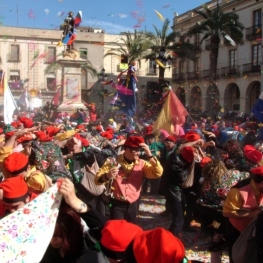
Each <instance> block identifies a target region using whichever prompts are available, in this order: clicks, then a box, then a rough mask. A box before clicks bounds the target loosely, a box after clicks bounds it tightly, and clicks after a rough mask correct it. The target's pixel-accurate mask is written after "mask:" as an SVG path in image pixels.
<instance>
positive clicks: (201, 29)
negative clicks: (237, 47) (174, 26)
mask: <svg viewBox="0 0 263 263" xmlns="http://www.w3.org/2000/svg"><path fill="white" fill-rule="evenodd" d="M203 8H204V10H203V11H198V10H195V11H194V12H195V13H196V14H199V15H200V16H202V17H203V18H204V20H203V21H201V22H198V23H197V24H196V25H194V26H193V27H192V28H190V30H189V31H188V35H189V36H192V35H196V34H203V37H202V39H201V43H202V42H203V41H204V40H205V39H210V41H211V60H210V63H211V64H210V76H211V82H212V83H214V81H215V80H216V72H217V60H218V51H219V44H220V41H221V40H224V41H225V40H226V39H227V40H229V39H230V40H233V41H234V42H235V43H236V44H243V29H244V26H243V24H241V23H240V22H239V21H238V20H239V16H238V15H237V14H236V13H234V12H229V13H224V12H223V11H222V10H221V8H220V7H219V4H218V3H217V6H216V8H214V9H212V10H210V9H209V8H208V7H207V6H206V5H203ZM235 43H233V44H235Z"/></svg>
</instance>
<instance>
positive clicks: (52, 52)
mask: <svg viewBox="0 0 263 263" xmlns="http://www.w3.org/2000/svg"><path fill="white" fill-rule="evenodd" d="M55 60H56V47H47V55H46V57H45V63H46V64H51V63H52V62H54V61H55Z"/></svg>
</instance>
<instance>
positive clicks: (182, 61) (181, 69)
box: [179, 60, 184, 75]
mask: <svg viewBox="0 0 263 263" xmlns="http://www.w3.org/2000/svg"><path fill="white" fill-rule="evenodd" d="M183 73H184V60H180V61H179V74H180V75H182V74H183Z"/></svg>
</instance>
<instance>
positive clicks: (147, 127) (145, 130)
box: [144, 125, 153, 135]
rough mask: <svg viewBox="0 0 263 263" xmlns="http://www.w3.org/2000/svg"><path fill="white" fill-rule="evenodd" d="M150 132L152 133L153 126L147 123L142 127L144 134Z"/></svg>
mask: <svg viewBox="0 0 263 263" xmlns="http://www.w3.org/2000/svg"><path fill="white" fill-rule="evenodd" d="M152 133H153V126H151V125H149V126H146V127H145V128H144V134H145V135H148V134H152Z"/></svg>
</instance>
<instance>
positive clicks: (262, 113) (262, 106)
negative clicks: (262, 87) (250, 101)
mask: <svg viewBox="0 0 263 263" xmlns="http://www.w3.org/2000/svg"><path fill="white" fill-rule="evenodd" d="M251 111H252V112H253V113H254V115H255V117H256V119H257V120H258V121H259V122H261V123H263V91H262V92H261V94H260V96H259V98H258V100H257V101H256V103H255V104H254V106H253V107H252V110H251ZM258 140H260V141H263V128H262V127H261V128H260V130H259V134H258Z"/></svg>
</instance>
